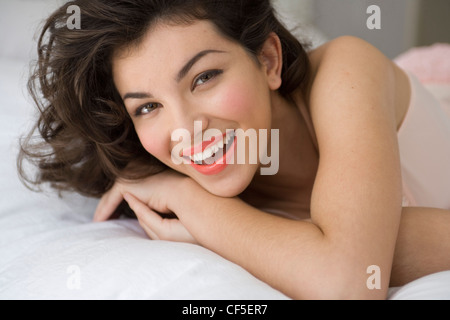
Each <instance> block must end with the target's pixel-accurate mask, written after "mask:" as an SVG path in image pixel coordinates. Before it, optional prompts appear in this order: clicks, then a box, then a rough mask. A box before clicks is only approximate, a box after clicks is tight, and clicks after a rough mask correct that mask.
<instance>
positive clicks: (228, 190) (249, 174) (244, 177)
mask: <svg viewBox="0 0 450 320" xmlns="http://www.w3.org/2000/svg"><path fill="white" fill-rule="evenodd" d="M254 175H255V171H254V170H250V171H249V170H245V171H244V172H243V171H241V170H238V171H237V172H233V173H230V174H229V175H226V176H225V177H223V178H222V179H218V180H214V179H212V180H209V181H206V180H203V181H199V184H200V185H202V186H203V188H204V189H206V190H207V191H208V192H210V193H212V194H214V195H216V196H218V197H223V198H234V197H237V196H239V195H240V194H241V193H242V192H244V191H245V190H246V189H247V188H248V186H249V185H250V183H251V182H252V181H253V177H254Z"/></svg>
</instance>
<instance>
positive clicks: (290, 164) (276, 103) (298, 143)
mask: <svg viewBox="0 0 450 320" xmlns="http://www.w3.org/2000/svg"><path fill="white" fill-rule="evenodd" d="M296 96H297V97H298V98H296V99H293V100H288V99H285V98H283V97H282V96H280V95H279V94H278V93H273V94H272V129H278V130H279V138H280V139H279V171H278V173H277V174H275V175H265V176H263V175H261V174H260V170H258V172H257V174H256V175H255V177H254V179H253V181H252V182H251V184H250V186H249V187H248V188H247V190H246V191H245V192H244V193H243V195H242V198H243V200H244V201H248V202H250V203H251V204H253V205H255V206H259V205H263V204H265V203H280V202H282V203H298V202H304V203H305V202H308V205H309V200H310V195H311V192H312V187H313V184H314V179H315V176H316V173H317V168H318V154H317V150H316V148H315V146H314V143H313V139H312V137H311V134H310V132H309V130H308V128H307V125H306V121H305V119H304V118H303V116H302V114H301V112H300V111H299V108H300V107H304V100H303V99H302V98H301V95H296ZM300 104H303V105H300ZM269 152H270V150H269Z"/></svg>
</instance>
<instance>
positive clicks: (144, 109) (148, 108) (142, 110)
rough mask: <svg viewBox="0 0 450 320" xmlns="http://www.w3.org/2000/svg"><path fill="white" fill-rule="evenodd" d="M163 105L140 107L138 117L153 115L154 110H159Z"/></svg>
mask: <svg viewBox="0 0 450 320" xmlns="http://www.w3.org/2000/svg"><path fill="white" fill-rule="evenodd" d="M160 106H161V105H160V104H159V103H147V104H144V105H143V106H141V107H139V108H138V109H137V110H136V114H135V115H136V116H141V115H146V114H150V113H152V112H153V111H154V110H156V109H158V108H159V107H160Z"/></svg>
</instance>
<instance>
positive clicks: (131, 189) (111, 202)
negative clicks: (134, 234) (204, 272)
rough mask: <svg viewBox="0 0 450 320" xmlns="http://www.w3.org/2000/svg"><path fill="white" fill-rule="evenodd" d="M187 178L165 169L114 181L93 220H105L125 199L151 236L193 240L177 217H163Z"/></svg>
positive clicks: (172, 239)
mask: <svg viewBox="0 0 450 320" xmlns="http://www.w3.org/2000/svg"><path fill="white" fill-rule="evenodd" d="M188 179H190V178H188V177H186V176H183V175H181V174H179V173H177V172H175V171H173V170H169V169H168V170H166V171H164V172H162V173H159V174H157V175H154V176H152V177H149V178H146V179H142V180H139V181H125V180H118V181H117V182H116V183H115V184H114V186H113V187H112V189H111V190H110V191H108V192H107V193H106V194H105V195H103V197H102V199H101V200H100V203H99V204H98V207H97V210H96V212H95V215H94V221H96V222H101V221H105V220H108V219H109V218H110V217H111V215H112V214H113V213H114V211H115V210H116V208H117V207H118V206H119V204H120V203H121V202H122V201H123V200H125V201H127V202H128V204H129V206H130V208H131V209H132V210H133V211H134V213H135V214H136V216H137V218H138V220H139V223H140V225H141V226H142V228H143V229H144V231H145V232H146V233H147V235H148V236H149V237H150V238H151V239H154V240H168V241H177V242H188V243H197V242H196V241H195V239H194V237H192V235H191V234H190V233H189V231H188V230H187V229H186V228H185V227H184V226H183V224H182V223H181V221H180V220H179V219H169V218H167V217H164V215H169V214H173V213H174V212H172V210H171V209H170V208H171V204H172V203H173V201H177V197H176V195H177V194H178V193H179V192H183V188H184V186H185V182H186V181H187V180H188ZM156 211H157V212H158V213H161V215H160V214H158V213H157V212H156Z"/></svg>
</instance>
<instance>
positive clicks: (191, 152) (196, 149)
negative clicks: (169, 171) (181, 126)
mask: <svg viewBox="0 0 450 320" xmlns="http://www.w3.org/2000/svg"><path fill="white" fill-rule="evenodd" d="M226 135H227V134H226V133H223V134H220V135H217V136H215V137H212V138H211V139H210V140H209V141H202V142H201V143H199V144H198V145H196V146H194V147H190V148H186V149H184V150H183V152H182V156H183V157H190V156H193V155H195V154H197V153H200V152H204V151H205V150H206V149H207V148H209V147H211V146H213V145H215V144H217V143H218V141H220V139H222V141H223V139H224V137H225V136H226Z"/></svg>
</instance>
